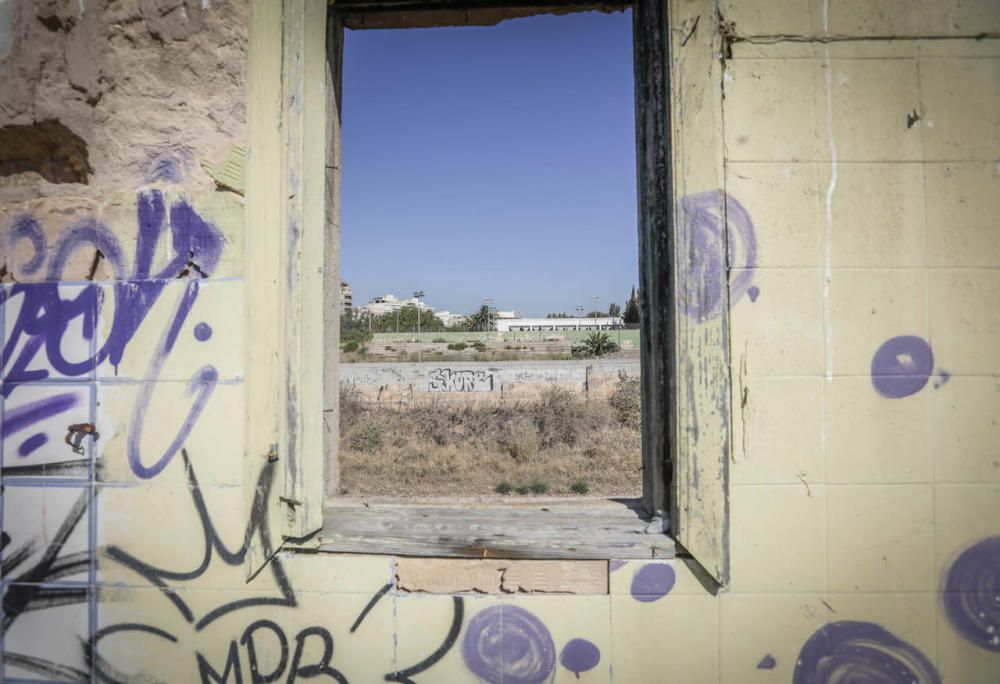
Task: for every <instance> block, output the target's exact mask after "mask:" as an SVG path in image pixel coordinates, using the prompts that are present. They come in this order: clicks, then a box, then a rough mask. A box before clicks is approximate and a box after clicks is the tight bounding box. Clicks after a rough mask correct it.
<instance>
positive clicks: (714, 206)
mask: <svg viewBox="0 0 1000 684" xmlns="http://www.w3.org/2000/svg"><path fill="white" fill-rule="evenodd" d="M681 211H682V214H683V216H684V221H683V226H682V230H683V231H684V244H685V245H686V247H687V249H688V259H689V260H690V261H691V276H690V277H689V278H688V279H686V280H685V285H684V286H683V288H682V292H681V295H682V298H683V301H682V302H681V308H682V309H683V310H684V312H685V313H686V314H687V315H688V316H690V317H691V318H694V319H696V320H697V321H699V322H703V321H707V320H709V319H712V318H715V317H716V316H718V315H720V314H721V312H722V306H723V295H724V293H725V286H726V275H727V274H728V273H729V270H730V269H739V270H738V271H736V273H735V275H734V276H733V279H732V282H731V283H730V284H729V301H730V303H735V302H737V301H738V300H739V299H740V297H742V296H743V295H744V294H745V293H746V292H747V288H748V287H749V286H750V281H751V279H752V278H753V271H752V270H751V269H753V268H754V266H755V265H756V263H757V238H756V236H755V235H754V227H753V222H752V221H751V220H750V214H749V213H747V210H746V209H745V208H744V207H743V205H742V204H740V203H739V202H737V201H736V200H735V199H734V198H733V197H730V196H729V195H728V194H726V193H723V192H721V191H717V190H710V191H708V192H701V193H698V194H695V195H688V196H687V197H685V198H683V199H682V200H681ZM725 245H728V248H727V247H724V246H725Z"/></svg>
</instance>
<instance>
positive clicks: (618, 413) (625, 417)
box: [608, 371, 642, 430]
mask: <svg viewBox="0 0 1000 684" xmlns="http://www.w3.org/2000/svg"><path fill="white" fill-rule="evenodd" d="M608 403H610V404H611V408H612V409H613V410H614V412H615V418H617V419H618V422H620V423H621V424H622V425H624V426H626V427H629V428H632V429H633V430H639V429H641V428H642V386H641V383H640V381H639V378H638V377H636V376H631V377H630V376H629V375H628V374H627V373H625V371H619V372H618V384H617V385H616V386H615V389H614V391H613V392H612V393H611V398H610V399H609V400H608Z"/></svg>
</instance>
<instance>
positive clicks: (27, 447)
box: [17, 432, 49, 458]
mask: <svg viewBox="0 0 1000 684" xmlns="http://www.w3.org/2000/svg"><path fill="white" fill-rule="evenodd" d="M48 441H49V438H48V437H47V436H46V435H45V434H44V433H41V432H38V433H36V434H34V435H32V436H31V437H28V439H26V440H24V441H23V442H21V444H20V446H18V447H17V455H18V456H19V457H21V458H26V457H28V456H30V455H31V454H33V453H34V452H36V451H38V450H39V449H41V448H42V447H43V446H45V443H46V442H48Z"/></svg>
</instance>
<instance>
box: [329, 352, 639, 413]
mask: <svg viewBox="0 0 1000 684" xmlns="http://www.w3.org/2000/svg"><path fill="white" fill-rule="evenodd" d="M619 373H624V374H625V375H626V376H631V377H633V378H635V377H639V361H638V359H637V360H634V361H629V360H620V361H619V360H576V361H495V362H477V361H450V362H449V361H438V362H431V363H427V362H425V363H345V364H343V365H341V367H340V382H341V385H342V386H345V387H350V388H352V389H353V390H356V391H357V393H358V396H359V398H360V399H361V400H363V401H373V402H388V403H400V402H402V403H409V402H413V401H439V402H443V401H449V402H453V401H454V402H463V403H464V402H470V401H493V402H500V401H522V400H534V399H537V398H538V397H539V396H541V394H542V392H544V391H545V389H546V388H547V387H561V388H563V389H566V390H569V391H571V392H573V393H575V394H578V395H580V396H583V397H586V398H607V397H609V396H611V393H612V392H614V390H615V387H616V386H617V384H618V378H619Z"/></svg>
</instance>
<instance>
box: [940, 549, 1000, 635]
mask: <svg viewBox="0 0 1000 684" xmlns="http://www.w3.org/2000/svg"><path fill="white" fill-rule="evenodd" d="M941 598H942V600H943V602H944V610H945V614H946V615H947V616H948V621H949V622H951V625H952V627H954V628H955V631H957V632H958V633H959V634H961V635H962V636H963V637H964V638H965V639H967V640H968V641H969V642H971V643H973V644H975V645H976V646H978V647H979V648H982V649H985V650H987V651H993V652H997V653H1000V537H988V538H986V539H983V540H981V541H979V542H976V543H975V544H973V545H972V546H970V547H968V548H967V549H965V550H964V551H962V553H960V554H959V555H958V556H957V557H956V558H955V560H954V561H952V563H951V565H950V566H949V567H948V570H947V571H946V572H945V576H944V583H943V586H942V588H941Z"/></svg>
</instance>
